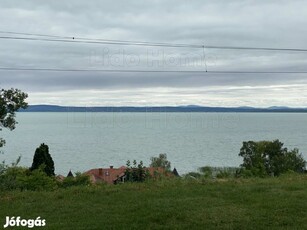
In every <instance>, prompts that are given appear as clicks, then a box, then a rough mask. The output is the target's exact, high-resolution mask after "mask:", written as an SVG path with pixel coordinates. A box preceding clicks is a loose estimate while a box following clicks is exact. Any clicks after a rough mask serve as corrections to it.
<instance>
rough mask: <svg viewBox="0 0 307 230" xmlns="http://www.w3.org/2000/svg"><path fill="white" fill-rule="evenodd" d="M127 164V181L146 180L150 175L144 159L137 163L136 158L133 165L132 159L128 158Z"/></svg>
mask: <svg viewBox="0 0 307 230" xmlns="http://www.w3.org/2000/svg"><path fill="white" fill-rule="evenodd" d="M126 166H127V168H126V171H125V176H126V179H125V181H129V182H144V181H145V180H146V179H148V178H149V177H150V175H149V172H148V171H147V170H146V168H145V167H144V166H143V161H140V163H139V164H137V162H136V160H134V161H133V165H131V164H130V161H129V160H128V161H127V164H126Z"/></svg>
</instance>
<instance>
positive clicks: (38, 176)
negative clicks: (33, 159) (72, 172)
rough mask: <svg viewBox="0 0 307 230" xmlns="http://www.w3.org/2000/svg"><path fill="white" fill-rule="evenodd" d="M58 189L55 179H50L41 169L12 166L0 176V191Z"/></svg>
mask: <svg viewBox="0 0 307 230" xmlns="http://www.w3.org/2000/svg"><path fill="white" fill-rule="evenodd" d="M56 187H57V185H56V181H55V179H54V177H49V176H47V175H46V173H45V172H44V171H43V169H41V168H39V169H36V170H33V171H30V170H29V169H27V168H23V167H17V166H12V167H9V168H7V169H6V171H5V173H3V174H2V175H1V176H0V190H15V189H19V190H51V189H55V188H56Z"/></svg>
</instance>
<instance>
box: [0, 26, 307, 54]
mask: <svg viewBox="0 0 307 230" xmlns="http://www.w3.org/2000/svg"><path fill="white" fill-rule="evenodd" d="M0 33H2V34H14V35H26V36H36V37H40V38H35V37H17V36H1V37H0V39H14V40H31V41H47V42H69V43H87V44H106V45H134V46H160V47H177V48H183V47H186V48H206V49H230V50H264V51H289V52H307V49H303V48H273V47H244V46H210V45H203V44H179V43H157V42H156V43H155V42H145V41H127V40H111V39H100V38H84V37H70V36H59V35H47V34H35V33H21V32H12V31H0Z"/></svg>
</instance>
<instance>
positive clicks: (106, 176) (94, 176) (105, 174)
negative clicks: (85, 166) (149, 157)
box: [85, 166, 168, 184]
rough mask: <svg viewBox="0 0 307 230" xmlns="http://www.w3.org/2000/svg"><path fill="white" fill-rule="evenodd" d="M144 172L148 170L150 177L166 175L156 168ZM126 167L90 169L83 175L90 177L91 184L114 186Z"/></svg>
mask: <svg viewBox="0 0 307 230" xmlns="http://www.w3.org/2000/svg"><path fill="white" fill-rule="evenodd" d="M145 170H148V172H149V174H150V175H151V176H156V173H158V174H164V175H168V173H166V171H165V169H163V168H161V167H158V168H154V167H149V168H145ZM125 171H126V167H125V166H122V167H120V168H113V167H112V168H111V167H110V168H98V169H91V170H89V171H87V172H85V174H87V175H89V176H90V180H91V181H92V183H97V182H107V183H109V184H114V182H115V181H116V180H117V179H118V178H119V177H122V176H124V175H125Z"/></svg>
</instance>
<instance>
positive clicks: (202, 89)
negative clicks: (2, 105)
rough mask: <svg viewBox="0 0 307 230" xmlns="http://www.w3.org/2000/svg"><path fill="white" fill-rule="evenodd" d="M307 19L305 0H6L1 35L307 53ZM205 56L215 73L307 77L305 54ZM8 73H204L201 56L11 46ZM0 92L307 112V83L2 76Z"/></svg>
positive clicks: (48, 99) (0, 7)
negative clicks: (286, 108) (275, 107)
mask: <svg viewBox="0 0 307 230" xmlns="http://www.w3.org/2000/svg"><path fill="white" fill-rule="evenodd" d="M306 15H307V2H306V1H281V0H279V1H228V0H225V1H202V0H198V1H178V0H172V1H171V0H155V1H114V0H113V1H101V0H91V1H80V0H65V1H50V0H48V1H40V0H36V1H34V0H27V1H25V0H1V2H0V21H1V24H0V31H14V32H26V33H39V34H51V35H63V36H74V37H89V38H103V39H118V40H132V41H133V40H136V41H148V42H168V43H187V44H205V45H219V46H252V47H276V48H304V49H307V44H306V41H307V27H306V24H307V16H306ZM7 35H8V34H3V33H2V34H0V36H7ZM10 36H12V35H10ZM205 54H206V64H207V69H208V70H209V71H214V70H217V71H220V70H225V71H307V52H306V53H304V52H301V53H299V52H295V53H294V52H277V51H251V50H218V49H206V50H205ZM0 67H29V68H62V69H139V70H205V64H204V59H203V50H202V49H195V48H168V47H144V46H119V45H105V44H104V45H101V44H80V43H75V44H71V43H59V42H46V41H24V40H5V39H0ZM0 87H1V88H9V87H18V88H20V89H22V90H24V91H25V92H28V93H29V99H28V102H29V103H30V104H60V105H84V106H92V105H101V106H119V105H135V106H152V105H188V104H197V105H204V106H259V107H266V106H273V105H284V106H292V107H306V106H307V100H306V99H307V74H212V73H152V72H151V73H105V72H37V71H36V72H34V71H23V72H22V71H0Z"/></svg>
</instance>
